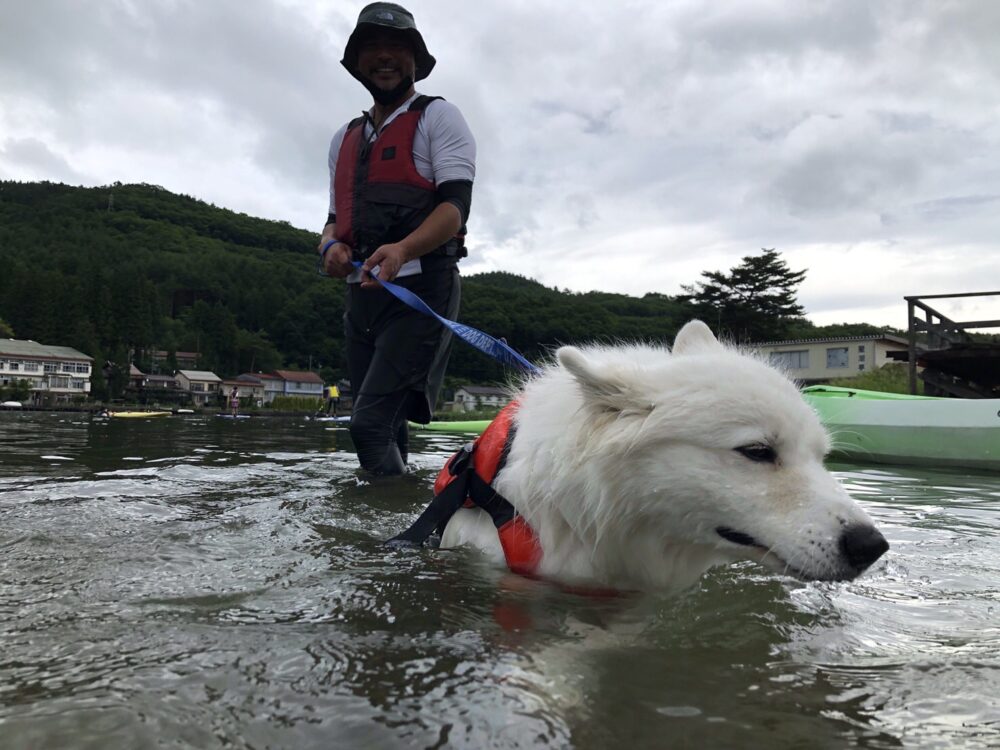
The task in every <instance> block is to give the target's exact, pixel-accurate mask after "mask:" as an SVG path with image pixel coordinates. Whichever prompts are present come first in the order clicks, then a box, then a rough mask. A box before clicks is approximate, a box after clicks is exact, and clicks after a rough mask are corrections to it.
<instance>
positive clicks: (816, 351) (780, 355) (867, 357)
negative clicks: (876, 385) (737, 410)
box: [748, 333, 909, 384]
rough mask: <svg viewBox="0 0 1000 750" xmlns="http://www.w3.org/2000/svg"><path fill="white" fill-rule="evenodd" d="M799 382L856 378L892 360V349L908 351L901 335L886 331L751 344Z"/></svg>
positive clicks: (906, 342)
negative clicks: (862, 334)
mask: <svg viewBox="0 0 1000 750" xmlns="http://www.w3.org/2000/svg"><path fill="white" fill-rule="evenodd" d="M748 348H750V349H754V350H756V351H757V352H758V353H760V354H761V355H763V356H765V357H767V358H768V360H769V361H770V362H771V364H774V365H777V366H778V367H780V368H781V369H783V370H784V371H785V372H787V373H788V374H789V375H790V376H791V377H793V378H795V379H796V380H798V381H799V382H802V383H805V384H810V383H825V382H828V381H830V380H835V379H836V380H839V379H841V378H853V377H857V376H858V375H862V374H864V373H865V372H868V371H870V370H875V369H878V368H879V367H881V366H882V365H884V364H886V363H888V362H892V361H893V360H892V359H891V358H890V352H905V351H908V348H909V342H908V341H907V340H906V339H905V338H903V337H902V336H893V335H892V334H888V333H883V334H876V335H872V336H844V337H842V338H823V339H795V340H792V341H767V342H763V343H760V344H750V345H749V347H748Z"/></svg>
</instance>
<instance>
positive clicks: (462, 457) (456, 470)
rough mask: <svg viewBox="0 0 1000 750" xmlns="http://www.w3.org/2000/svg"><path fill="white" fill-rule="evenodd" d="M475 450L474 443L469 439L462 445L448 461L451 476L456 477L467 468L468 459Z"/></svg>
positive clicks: (469, 459)
mask: <svg viewBox="0 0 1000 750" xmlns="http://www.w3.org/2000/svg"><path fill="white" fill-rule="evenodd" d="M475 451H476V444H475V443H474V442H472V441H469V442H468V443H466V444H465V445H463V446H462V448H461V450H459V451H458V452H456V453H455V455H454V456H452V457H451V460H450V461H449V462H448V473H449V474H451V475H452V476H453V477H457V476H458V475H459V474H461V473H462V472H464V471H465V470H466V469H468V468H469V461H471V460H472V454H473V453H475Z"/></svg>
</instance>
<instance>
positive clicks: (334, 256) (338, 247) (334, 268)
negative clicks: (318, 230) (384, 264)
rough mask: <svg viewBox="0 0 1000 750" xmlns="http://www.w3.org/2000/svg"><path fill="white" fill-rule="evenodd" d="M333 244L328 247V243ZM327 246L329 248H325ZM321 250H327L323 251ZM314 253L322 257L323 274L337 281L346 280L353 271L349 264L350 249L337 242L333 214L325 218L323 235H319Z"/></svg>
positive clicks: (344, 243)
mask: <svg viewBox="0 0 1000 750" xmlns="http://www.w3.org/2000/svg"><path fill="white" fill-rule="evenodd" d="M331 242H332V243H333V244H332V245H330V243H331ZM328 245H329V247H327V246H328ZM323 248H327V249H326V250H325V251H324V249H323ZM316 252H318V253H319V254H320V255H321V256H322V263H323V272H324V273H325V274H326V275H327V276H335V277H336V278H338V279H344V278H347V276H348V275H349V274H350V273H351V271H353V270H354V266H353V265H352V264H351V256H352V253H351V248H350V246H349V245H348V244H347V243H346V242H339V241H338V240H337V219H336V217H335V216H334V215H333V214H330V215H329V217H328V218H327V222H326V226H325V227H323V234H322V235H320V238H319V244H318V245H317V246H316Z"/></svg>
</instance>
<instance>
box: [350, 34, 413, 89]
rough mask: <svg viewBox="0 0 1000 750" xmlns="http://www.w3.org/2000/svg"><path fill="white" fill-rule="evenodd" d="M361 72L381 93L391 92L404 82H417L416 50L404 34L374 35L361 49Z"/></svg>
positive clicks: (366, 40) (364, 42)
mask: <svg viewBox="0 0 1000 750" xmlns="http://www.w3.org/2000/svg"><path fill="white" fill-rule="evenodd" d="M358 72H359V73H361V75H362V76H364V77H365V78H367V79H369V80H370V81H371V82H372V83H374V84H375V85H376V86H378V87H379V88H380V89H385V90H390V89H392V88H393V87H395V86H398V85H399V84H400V83H401V82H402V81H403V79H404V78H406V77H407V76H409V77H410V80H413V79H414V78H416V72H417V64H416V62H415V60H414V54H413V47H412V46H410V42H409V40H408V39H407V38H406V36H405V35H404V34H401V33H394V32H392V31H374V32H371V33H370V34H368V35H366V36H365V37H364V38H363V39H362V40H361V42H360V44H359V45H358Z"/></svg>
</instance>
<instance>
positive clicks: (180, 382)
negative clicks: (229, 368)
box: [174, 370, 222, 406]
mask: <svg viewBox="0 0 1000 750" xmlns="http://www.w3.org/2000/svg"><path fill="white" fill-rule="evenodd" d="M174 378H175V379H176V380H177V387H178V388H180V389H181V390H182V391H186V392H187V393H188V394H189V395H190V396H191V403H192V404H194V405H195V406H209V405H214V404H216V403H218V401H219V388H220V387H221V385H222V378H220V377H219V376H218V375H216V374H215V373H214V372H206V371H205V370H178V371H177V374H176V375H175V376H174Z"/></svg>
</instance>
